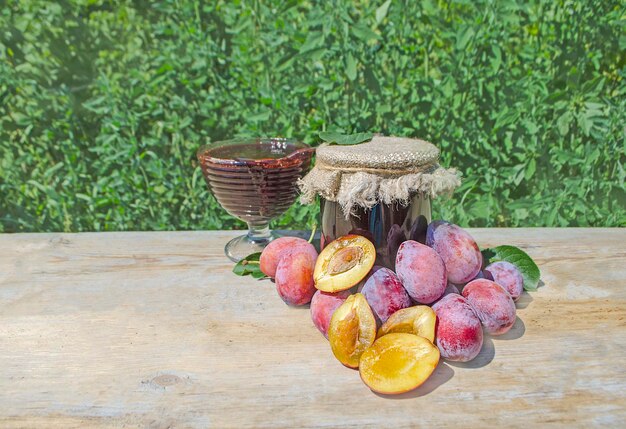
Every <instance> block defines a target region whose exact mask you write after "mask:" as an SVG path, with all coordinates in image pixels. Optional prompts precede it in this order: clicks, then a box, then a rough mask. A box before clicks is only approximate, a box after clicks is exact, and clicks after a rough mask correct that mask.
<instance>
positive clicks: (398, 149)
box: [316, 136, 439, 175]
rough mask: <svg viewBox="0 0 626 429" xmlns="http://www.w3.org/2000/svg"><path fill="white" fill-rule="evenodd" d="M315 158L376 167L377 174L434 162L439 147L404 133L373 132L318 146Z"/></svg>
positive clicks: (401, 171) (333, 163) (400, 171)
mask: <svg viewBox="0 0 626 429" xmlns="http://www.w3.org/2000/svg"><path fill="white" fill-rule="evenodd" d="M316 155H317V162H318V163H319V164H321V165H323V166H326V167H333V168H338V169H343V170H350V171H352V170H353V169H359V170H363V169H376V170H379V172H380V173H381V174H385V175H393V174H405V171H407V170H408V171H411V170H414V169H415V168H418V167H422V166H424V165H427V164H432V163H436V162H437V161H438V160H439V149H437V147H436V146H435V145H433V144H432V143H429V142H427V141H424V140H419V139H410V138H405V137H382V136H375V137H373V138H372V140H370V141H368V142H366V143H361V144H358V145H350V146H346V145H334V146H328V145H326V146H320V147H319V148H317V151H316Z"/></svg>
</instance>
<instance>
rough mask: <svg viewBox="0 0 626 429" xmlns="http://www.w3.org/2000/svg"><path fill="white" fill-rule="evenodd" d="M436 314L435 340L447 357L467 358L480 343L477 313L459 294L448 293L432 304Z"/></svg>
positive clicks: (469, 358)
mask: <svg viewBox="0 0 626 429" xmlns="http://www.w3.org/2000/svg"><path fill="white" fill-rule="evenodd" d="M432 309H433V311H434V312H435V314H436V315H437V327H436V330H435V344H436V345H437V347H438V348H439V351H440V353H441V356H442V357H443V358H445V359H447V360H451V361H457V362H469V361H471V360H472V359H474V358H475V357H476V356H478V353H480V349H481V348H482V346H483V329H482V326H481V323H480V319H479V318H478V315H477V314H476V312H475V311H474V309H473V308H472V306H471V305H470V304H469V302H468V301H467V300H466V299H465V298H464V297H463V296H461V295H457V294H454V293H452V294H449V295H446V296H445V297H443V298H442V299H441V300H440V301H438V302H437V303H436V304H434V305H433V307H432Z"/></svg>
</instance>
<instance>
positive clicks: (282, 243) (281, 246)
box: [259, 237, 310, 278]
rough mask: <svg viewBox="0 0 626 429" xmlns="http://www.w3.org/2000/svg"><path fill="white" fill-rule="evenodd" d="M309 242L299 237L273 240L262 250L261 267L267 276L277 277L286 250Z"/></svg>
mask: <svg viewBox="0 0 626 429" xmlns="http://www.w3.org/2000/svg"><path fill="white" fill-rule="evenodd" d="M307 244H310V243H309V242H308V241H306V240H304V239H302V238H298V237H280V238H277V239H275V240H272V241H270V243H269V244H268V245H267V246H265V249H263V252H261V257H260V258H259V268H260V269H261V271H262V272H263V274H265V275H266V276H268V277H271V278H275V277H276V268H278V263H279V262H280V257H281V254H282V253H283V252H285V251H288V250H293V249H294V248H295V247H299V246H305V247H306V245H307Z"/></svg>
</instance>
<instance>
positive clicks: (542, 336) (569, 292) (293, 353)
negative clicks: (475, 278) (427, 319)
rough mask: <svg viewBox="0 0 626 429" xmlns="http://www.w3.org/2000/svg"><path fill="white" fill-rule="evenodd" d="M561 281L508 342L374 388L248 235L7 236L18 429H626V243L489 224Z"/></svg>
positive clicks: (1, 346) (2, 257)
mask: <svg viewBox="0 0 626 429" xmlns="http://www.w3.org/2000/svg"><path fill="white" fill-rule="evenodd" d="M470 232H471V233H472V234H473V235H474V237H475V238H476V239H477V241H478V242H479V244H480V245H481V246H484V247H486V246H492V245H498V244H513V245H517V246H520V247H522V248H524V249H525V250H526V251H527V252H528V253H529V254H530V255H531V256H532V257H533V258H534V259H535V260H536V261H537V263H538V265H539V266H540V268H541V270H542V281H543V283H545V285H543V286H542V287H540V289H539V290H538V291H537V292H534V293H531V294H524V296H523V297H522V299H521V301H520V302H519V304H518V307H519V309H518V320H517V323H516V325H515V326H514V328H513V330H512V331H510V332H509V333H508V334H506V335H505V336H504V337H496V338H487V339H486V341H485V346H484V348H483V351H482V352H481V354H480V355H479V357H478V358H477V359H476V360H474V361H473V362H471V363H469V364H452V363H442V364H440V366H439V367H438V368H437V370H436V372H435V374H434V376H433V377H431V378H430V379H429V380H428V381H427V382H426V383H425V384H424V385H423V386H421V387H420V388H419V389H417V390H415V391H413V392H410V393H408V394H404V395H401V396H399V397H384V396H379V395H376V394H374V393H372V392H371V391H370V390H369V389H368V388H367V387H366V386H365V385H364V384H363V383H362V382H361V381H360V379H359V375H358V372H356V371H353V370H350V369H347V368H344V367H343V366H342V365H341V364H339V363H338V362H337V361H336V360H335V359H334V358H333V356H332V353H331V352H330V349H329V347H328V344H327V341H326V340H325V339H324V338H323V337H322V336H321V335H320V334H319V333H318V332H317V330H316V329H315V328H314V327H313V324H312V323H311V321H310V317H309V310H308V309H307V308H291V307H288V306H286V305H285V304H283V302H282V301H281V300H280V298H279V297H278V295H277V294H276V292H275V290H274V285H273V283H271V282H270V281H256V280H254V279H251V278H242V277H237V276H235V275H233V274H231V272H230V270H231V268H232V264H231V263H230V262H229V261H228V260H227V259H226V258H225V257H224V256H223V253H222V248H223V245H224V243H225V242H226V241H227V240H228V239H229V238H231V237H233V236H234V235H236V234H237V233H236V232H158V233H154V232H153V233H97V234H92V233H89V234H16V235H7V234H5V235H0V427H3V428H7V427H8V428H21V427H59V428H72V427H77V428H78V427H121V426H124V427H150V428H152V427H154V428H161V427H216V428H222V427H233V428H243V427H279V428H282V427H284V428H293V427H327V428H335V427H354V428H357V427H359V428H361V427H397V428H404V427H406V428H409V427H420V426H423V427H429V428H433V427H458V426H459V425H461V426H464V427H475V426H508V427H530V426H545V425H548V424H552V425H554V426H567V427H572V426H575V427H590V426H602V427H607V426H611V427H625V426H626V400H625V395H626V364H625V362H626V361H625V356H626V244H625V243H626V230H625V229H475V230H470Z"/></svg>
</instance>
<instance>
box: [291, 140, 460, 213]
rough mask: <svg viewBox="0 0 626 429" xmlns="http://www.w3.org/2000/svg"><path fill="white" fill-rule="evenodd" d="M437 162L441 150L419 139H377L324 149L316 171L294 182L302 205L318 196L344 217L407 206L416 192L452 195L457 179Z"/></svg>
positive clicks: (451, 170) (319, 150) (318, 152)
mask: <svg viewBox="0 0 626 429" xmlns="http://www.w3.org/2000/svg"><path fill="white" fill-rule="evenodd" d="M438 160H439V149H438V148H437V147H436V146H435V145H433V144H432V143H429V142H426V141H424V140H420V139H412V138H404V137H382V136H376V137H374V138H372V140H370V141H368V142H366V143H361V144H357V145H351V146H345V145H334V146H329V145H322V146H320V147H318V148H317V150H316V163H315V167H313V169H312V170H311V171H310V172H309V173H308V174H307V175H306V176H305V177H304V178H302V179H300V180H299V182H298V185H299V187H300V190H301V191H302V195H301V198H300V200H301V202H302V203H303V204H310V203H312V202H313V201H315V197H316V196H317V195H320V196H321V197H323V198H325V199H326V200H328V201H334V202H337V203H339V205H340V206H341V207H342V209H343V212H344V215H345V216H346V217H348V216H349V215H350V214H351V213H353V212H354V208H355V207H363V208H372V207H373V206H374V205H376V204H378V203H384V204H392V203H400V204H404V205H405V204H408V203H409V201H410V200H411V198H412V196H413V195H414V194H415V193H422V194H423V195H425V196H428V197H431V198H434V197H436V196H437V195H440V194H445V193H451V192H452V191H453V190H454V189H455V188H456V187H457V186H459V185H460V183H461V179H460V177H461V175H460V173H459V172H458V171H457V170H456V169H454V168H449V169H446V168H443V167H441V166H440V165H439V163H438Z"/></svg>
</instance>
